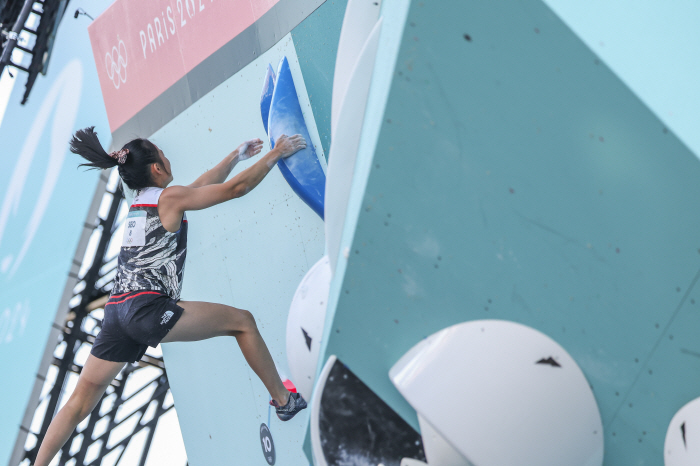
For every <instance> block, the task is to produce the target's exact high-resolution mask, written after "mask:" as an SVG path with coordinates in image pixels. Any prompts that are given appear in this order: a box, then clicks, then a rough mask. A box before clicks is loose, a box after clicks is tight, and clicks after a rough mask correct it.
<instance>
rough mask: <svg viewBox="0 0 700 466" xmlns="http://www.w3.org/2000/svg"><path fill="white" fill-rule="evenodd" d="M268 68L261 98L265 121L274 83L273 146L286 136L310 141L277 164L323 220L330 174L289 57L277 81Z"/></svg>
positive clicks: (270, 119)
mask: <svg viewBox="0 0 700 466" xmlns="http://www.w3.org/2000/svg"><path fill="white" fill-rule="evenodd" d="M271 71H272V70H271V69H268V71H267V75H266V77H265V81H266V84H265V86H263V95H262V97H261V99H260V107H261V111H262V116H263V119H264V118H265V104H264V102H265V101H266V92H267V91H266V90H269V83H270V80H272V83H273V86H274V92H273V93H272V102H271V104H270V107H269V115H268V123H267V131H268V135H269V137H270V146H271V147H272V148H274V147H275V141H276V140H277V138H278V137H279V136H280V135H282V134H285V135H287V136H291V135H293V134H301V135H302V136H303V137H304V139H306V149H303V150H300V151H299V152H297V153H296V154H294V155H292V156H291V157H287V158H286V159H282V160H280V161H279V162H277V166H278V167H279V168H280V171H281V172H282V176H284V178H285V179H286V180H287V183H289V186H291V188H292V190H293V191H294V192H295V193H296V194H297V195H298V196H299V197H300V198H301V199H302V200H303V201H304V202H305V203H306V204H307V205H308V206H309V207H311V209H312V210H313V211H314V212H316V213H317V214H318V215H319V216H320V217H321V218H323V208H324V207H323V202H324V198H325V190H326V174H325V173H324V172H323V168H322V167H321V163H320V162H319V160H318V157H317V156H316V150H315V149H314V146H313V144H312V142H311V137H310V136H309V130H308V129H307V128H306V123H305V122H304V115H303V114H302V112H301V105H300V104H299V98H298V96H297V91H296V87H294V80H293V79H292V72H291V70H290V69H289V62H288V61H287V57H284V58H282V60H281V61H280V64H279V67H278V68H277V82H276V83H275V79H274V73H272V74H271Z"/></svg>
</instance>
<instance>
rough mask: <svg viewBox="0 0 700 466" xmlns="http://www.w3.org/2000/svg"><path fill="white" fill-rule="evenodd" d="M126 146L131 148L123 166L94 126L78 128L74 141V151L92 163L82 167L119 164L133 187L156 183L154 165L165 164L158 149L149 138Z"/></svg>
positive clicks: (72, 143) (121, 172)
mask: <svg viewBox="0 0 700 466" xmlns="http://www.w3.org/2000/svg"><path fill="white" fill-rule="evenodd" d="M122 149H129V153H128V154H127V156H126V162H124V163H123V164H121V165H119V164H118V163H117V159H115V158H112V157H110V156H109V154H108V153H107V152H106V151H105V150H104V149H103V148H102V144H100V140H99V139H97V133H96V132H95V127H94V126H90V127H89V128H85V129H80V130H78V131H76V132H75V134H74V135H73V137H72V138H71V140H70V151H71V152H73V153H74V154H78V155H80V156H81V157H82V158H84V159H85V160H87V161H88V162H89V163H81V164H80V165H78V166H79V167H83V166H85V167H90V168H94V169H103V170H104V169H107V168H112V167H115V166H117V165H119V176H121V178H122V180H123V181H124V183H126V185H127V186H128V187H129V188H131V189H143V188H147V187H149V186H153V178H152V177H151V170H150V168H151V164H153V163H162V160H161V158H160V154H159V153H158V148H157V147H156V146H155V145H154V144H153V143H152V142H151V141H149V140H148V139H141V138H139V139H133V140H131V141H129V142H127V143H126V144H124V147H122Z"/></svg>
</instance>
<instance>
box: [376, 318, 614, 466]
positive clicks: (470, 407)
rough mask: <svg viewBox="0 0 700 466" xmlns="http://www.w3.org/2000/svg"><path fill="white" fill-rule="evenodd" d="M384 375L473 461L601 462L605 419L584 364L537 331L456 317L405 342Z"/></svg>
mask: <svg viewBox="0 0 700 466" xmlns="http://www.w3.org/2000/svg"><path fill="white" fill-rule="evenodd" d="M389 377H390V378H391V381H392V382H393V383H394V385H395V386H396V388H397V389H398V390H399V392H400V393H401V394H402V395H403V396H404V398H406V400H407V401H408V402H409V403H410V404H411V406H413V408H414V409H415V410H416V411H417V413H418V415H419V417H420V418H422V419H424V420H425V422H427V423H429V425H430V426H431V427H432V428H434V430H435V432H437V433H439V434H440V435H441V436H442V437H443V438H444V440H445V442H446V443H444V444H443V445H449V446H450V447H452V448H454V449H455V450H456V451H457V452H459V454H460V455H462V456H463V457H464V458H465V459H466V460H467V461H468V462H469V463H472V464H474V465H478V466H516V465H523V464H532V465H535V464H536V465H538V466H561V465H567V466H600V465H602V464H603V426H602V423H601V418H600V413H599V411H598V406H597V404H596V401H595V397H594V396H593V392H592V390H591V388H590V386H589V384H588V382H587V381H586V378H585V376H584V375H583V372H582V371H581V369H580V368H579V367H578V365H577V364H576V362H575V361H574V359H573V358H572V357H571V356H570V355H569V354H568V353H567V352H566V350H564V348H562V347H561V346H560V345H559V344H557V343H556V342H555V341H554V340H552V339H551V338H549V337H548V336H546V335H544V334H543V333H541V332H539V331H537V330H535V329H532V328H530V327H527V326H525V325H521V324H518V323H515V322H508V321H499V320H480V321H472V322H465V323H461V324H457V325H454V326H452V327H448V328H446V329H443V330H441V331H439V332H437V333H435V334H433V335H431V336H429V337H428V338H426V339H424V340H423V341H421V342H420V343H418V344H417V345H416V346H414V347H413V348H411V349H410V350H409V351H408V352H407V353H406V354H405V355H404V356H403V357H401V359H399V361H398V362H397V363H396V364H395V365H394V367H392V368H391V370H390V372H389ZM421 424H423V423H421ZM423 443H424V446H425V453H426V458H427V459H428V464H430V465H431V466H432V465H435V466H439V463H438V462H433V461H432V460H431V454H430V453H431V445H430V439H428V438H426V436H425V435H424V436H423ZM443 448H444V447H443Z"/></svg>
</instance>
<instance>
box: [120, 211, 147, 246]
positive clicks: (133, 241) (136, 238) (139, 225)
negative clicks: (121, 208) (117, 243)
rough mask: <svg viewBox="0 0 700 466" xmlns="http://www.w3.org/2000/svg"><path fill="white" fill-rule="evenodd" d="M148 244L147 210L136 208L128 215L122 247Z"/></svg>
mask: <svg viewBox="0 0 700 466" xmlns="http://www.w3.org/2000/svg"><path fill="white" fill-rule="evenodd" d="M145 245H146V212H145V211H143V210H136V211H134V212H129V215H127V217H126V228H125V229H124V241H123V242H122V247H125V248H130V247H135V246H145Z"/></svg>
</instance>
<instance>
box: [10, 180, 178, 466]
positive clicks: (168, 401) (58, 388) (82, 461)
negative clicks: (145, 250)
mask: <svg viewBox="0 0 700 466" xmlns="http://www.w3.org/2000/svg"><path fill="white" fill-rule="evenodd" d="M103 176H104V175H103ZM117 181H118V177H117V176H116V170H115V171H114V172H112V176H111V177H110V178H109V182H106V180H105V179H104V178H103V179H102V183H101V186H102V187H103V195H102V199H101V203H100V207H99V210H98V215H97V218H96V219H95V222H94V223H93V224H88V223H86V224H85V227H86V228H89V229H92V233H91V236H90V241H89V243H88V247H87V248H86V252H85V256H84V259H83V261H82V263H79V261H74V262H75V264H74V265H77V266H80V272H78V273H77V274H75V273H74V272H71V274H69V275H70V278H73V279H75V280H77V284H76V285H75V286H74V288H73V290H72V291H73V297H72V298H71V299H70V301H69V311H68V313H67V316H66V319H65V324H64V325H62V326H59V325H57V324H54V327H56V328H57V329H58V330H60V333H59V338H58V343H57V344H56V345H55V349H54V351H53V361H52V362H51V363H50V365H49V367H48V371H47V372H46V373H45V374H43V375H42V374H38V375H37V378H38V379H39V380H43V388H42V389H41V394H40V396H39V399H38V403H35V406H36V410H35V411H34V415H33V419H32V421H31V425H30V426H29V427H21V428H20V429H21V430H23V431H24V432H20V434H25V435H20V436H19V437H18V438H19V439H20V440H21V439H22V438H26V441H25V443H24V453H23V457H21V461H20V462H19V465H20V466H28V465H30V464H33V462H34V460H35V458H36V454H37V452H38V449H39V445H40V443H41V440H42V439H43V438H44V436H45V435H46V431H47V429H48V427H49V424H50V423H51V419H52V418H53V417H54V415H55V414H56V413H57V412H58V410H59V409H60V408H61V407H62V405H63V404H65V402H66V401H67V400H68V398H69V397H70V395H71V393H72V392H73V389H74V388H75V385H76V382H77V379H78V376H79V375H80V372H81V370H82V368H83V364H84V363H85V361H86V359H87V356H88V354H89V352H90V349H91V348H92V343H93V342H94V341H95V336H96V335H97V334H98V333H99V330H100V328H101V325H102V318H103V316H104V304H105V303H106V302H107V298H108V296H109V292H110V290H111V289H112V287H113V284H114V283H113V280H114V276H115V274H116V266H117V256H118V253H119V246H120V245H121V241H120V240H121V238H120V236H121V235H120V234H119V233H117V234H116V235H115V232H121V229H120V228H119V227H120V226H121V224H122V222H123V221H124V218H125V217H126V214H127V212H128V205H127V203H126V201H125V200H124V197H123V194H122V193H121V190H120V188H118V187H117V185H118V182H117ZM98 189H99V187H98ZM70 278H69V280H70ZM69 283H70V282H69ZM59 315H60V312H59ZM63 315H65V313H64V314H63ZM173 406H174V405H173V401H172V395H171V393H170V387H169V384H168V377H167V373H166V371H165V366H164V364H163V358H162V354H159V351H154V350H153V349H151V348H149V350H148V352H147V353H146V355H144V357H143V358H142V359H141V361H139V362H138V363H135V364H127V365H126V366H125V368H124V369H123V370H122V372H121V373H120V374H119V376H117V378H116V379H115V380H114V381H113V382H112V384H111V385H110V387H108V388H107V391H106V392H105V394H104V395H103V397H102V399H101V400H100V402H99V403H98V404H97V406H96V408H95V409H94V410H93V411H92V413H91V414H90V415H89V416H88V417H87V418H86V419H85V420H84V421H83V422H82V423H81V424H80V425H78V428H77V429H76V430H75V432H73V433H72V435H71V437H70V438H69V439H68V442H66V444H65V446H64V447H63V449H61V451H60V453H59V455H57V456H60V459H59V460H58V462H57V463H52V464H57V465H61V466H62V465H69V466H81V465H103V466H136V465H138V466H143V465H144V464H145V463H146V459H147V457H148V452H149V450H150V447H151V444H152V441H153V438H154V434H155V431H156V426H157V424H158V421H159V420H160V419H161V417H162V416H163V415H164V414H166V413H167V412H169V411H170V410H172V409H173ZM29 408H31V407H29ZM29 408H28V409H29ZM127 452H128V453H127ZM127 457H128V459H127ZM134 458H138V460H134ZM17 464H18V463H17V462H14V464H11V465H10V466H16V465H17Z"/></svg>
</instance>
